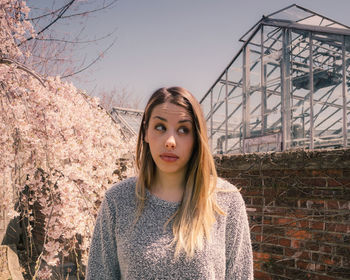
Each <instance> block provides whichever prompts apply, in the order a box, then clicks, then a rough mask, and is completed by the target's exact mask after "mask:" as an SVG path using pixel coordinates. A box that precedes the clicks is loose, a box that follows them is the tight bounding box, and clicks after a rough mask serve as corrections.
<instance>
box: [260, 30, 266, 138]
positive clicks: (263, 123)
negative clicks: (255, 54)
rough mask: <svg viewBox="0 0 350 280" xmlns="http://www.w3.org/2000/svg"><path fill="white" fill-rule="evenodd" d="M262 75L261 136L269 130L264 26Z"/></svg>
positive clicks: (262, 31) (261, 34)
mask: <svg viewBox="0 0 350 280" xmlns="http://www.w3.org/2000/svg"><path fill="white" fill-rule="evenodd" d="M260 36H261V50H260V52H261V59H260V64H261V70H260V71H261V73H260V80H261V81H260V84H261V135H264V134H265V131H266V128H267V115H266V107H267V106H266V105H267V104H266V66H265V62H264V26H263V25H262V26H261V33H260Z"/></svg>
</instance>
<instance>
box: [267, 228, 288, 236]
mask: <svg viewBox="0 0 350 280" xmlns="http://www.w3.org/2000/svg"><path fill="white" fill-rule="evenodd" d="M263 231H264V233H265V234H274V235H278V236H284V234H285V229H284V228H281V227H275V226H268V225H265V226H264V229H263Z"/></svg>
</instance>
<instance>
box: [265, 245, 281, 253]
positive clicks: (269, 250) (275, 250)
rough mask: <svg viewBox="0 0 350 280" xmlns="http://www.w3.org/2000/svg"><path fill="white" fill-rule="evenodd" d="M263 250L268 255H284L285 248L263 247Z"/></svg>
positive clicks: (275, 246)
mask: <svg viewBox="0 0 350 280" xmlns="http://www.w3.org/2000/svg"><path fill="white" fill-rule="evenodd" d="M261 250H262V251H263V252H266V253H271V254H277V255H283V247H280V246H277V245H266V244H263V245H261Z"/></svg>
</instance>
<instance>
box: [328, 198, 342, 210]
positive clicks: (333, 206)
mask: <svg viewBox="0 0 350 280" xmlns="http://www.w3.org/2000/svg"><path fill="white" fill-rule="evenodd" d="M326 204H327V209H339V202H338V201H337V200H328V201H327V202H326Z"/></svg>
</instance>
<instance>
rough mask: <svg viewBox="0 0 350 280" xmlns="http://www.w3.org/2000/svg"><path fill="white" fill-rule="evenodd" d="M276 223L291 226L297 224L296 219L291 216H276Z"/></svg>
mask: <svg viewBox="0 0 350 280" xmlns="http://www.w3.org/2000/svg"><path fill="white" fill-rule="evenodd" d="M274 223H275V224H278V225H284V226H290V227H296V226H297V225H296V222H295V220H294V219H291V218H275V221H274Z"/></svg>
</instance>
